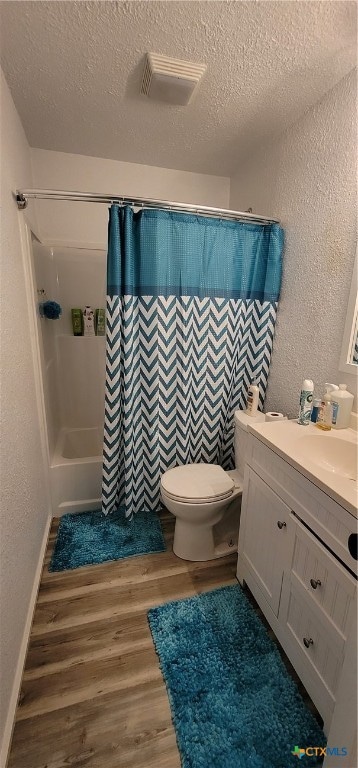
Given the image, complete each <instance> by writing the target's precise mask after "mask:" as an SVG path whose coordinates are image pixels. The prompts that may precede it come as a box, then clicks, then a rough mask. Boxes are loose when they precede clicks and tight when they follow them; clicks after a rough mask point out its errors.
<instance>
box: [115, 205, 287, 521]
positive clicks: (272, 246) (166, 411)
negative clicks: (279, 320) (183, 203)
mask: <svg viewBox="0 0 358 768" xmlns="http://www.w3.org/2000/svg"><path fill="white" fill-rule="evenodd" d="M282 246H283V231H282V229H281V228H280V227H279V226H278V225H275V224H271V225H264V226H263V225H256V224H251V223H240V222H236V221H227V220H222V219H215V218H205V217H201V216H195V215H187V214H182V213H174V212H170V211H165V210H142V211H140V212H138V213H134V212H133V210H132V209H131V208H130V207H124V208H121V207H118V206H116V205H113V206H112V207H111V209H110V219H109V241H108V264H107V331H106V334H107V347H106V349H107V352H106V394H105V423H104V448H103V485H102V511H103V512H104V514H107V513H109V512H111V511H113V510H115V509H117V508H118V507H122V508H123V511H124V513H125V515H126V516H127V517H131V516H132V515H133V514H135V513H136V512H138V511H139V510H145V509H147V510H148V509H152V510H155V509H158V507H159V504H160V497H159V486H160V477H161V475H162V474H163V472H165V471H166V470H167V469H169V468H170V467H174V466H176V465H178V464H186V463H191V462H206V463H216V464H221V465H222V466H223V467H224V468H225V469H229V468H231V467H233V460H234V452H233V438H234V424H233V414H234V411H235V410H236V409H237V408H244V407H245V405H246V398H247V390H248V387H249V385H250V384H251V383H252V382H253V381H256V383H257V384H258V386H259V389H260V403H261V406H263V402H264V396H265V389H266V384H267V377H268V372H269V365H270V357H271V350H272V341H273V334H274V326H275V319H276V311H277V301H278V297H279V290H280V283H281V263H282Z"/></svg>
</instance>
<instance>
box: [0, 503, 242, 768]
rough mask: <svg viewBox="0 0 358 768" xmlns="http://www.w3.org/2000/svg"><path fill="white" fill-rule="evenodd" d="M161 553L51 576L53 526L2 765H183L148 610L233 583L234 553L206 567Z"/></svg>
mask: <svg viewBox="0 0 358 768" xmlns="http://www.w3.org/2000/svg"><path fill="white" fill-rule="evenodd" d="M162 525H163V530H164V534H165V538H166V542H167V547H168V550H167V552H163V553H160V554H157V555H145V556H141V557H134V558H129V559H127V560H117V561H115V562H110V563H104V564H103V565H95V566H88V567H85V568H80V569H78V570H74V571H63V572H61V573H49V571H48V563H49V560H50V557H51V552H52V548H53V544H54V541H55V538H56V531H57V527H58V521H54V522H53V524H52V528H51V532H50V536H49V542H48V547H47V552H46V558H45V563H44V568H43V572H42V577H41V584H40V590H39V594H38V599H37V604H36V610H35V615H34V621H33V626H32V630H31V636H30V643H29V648H28V654H27V660H26V665H25V671H24V676H23V681H22V688H21V694H20V699H19V704H18V708H17V713H16V721H15V728H14V734H13V740H12V746H11V751H10V757H9V762H8V768H132V767H133V768H180V758H179V754H178V750H177V746H176V740H175V732H174V729H173V725H172V722H171V717H170V709H169V704H168V698H167V694H166V688H165V684H164V682H163V678H162V675H161V672H160V669H159V663H158V659H157V656H156V653H155V651H154V647H153V643H152V638H151V634H150V631H149V626H148V623H147V611H148V609H149V608H151V607H152V606H156V605H160V604H161V603H165V602H167V601H168V600H175V599H179V598H183V597H189V596H190V595H194V594H198V593H200V592H204V591H206V590H210V589H215V588H216V587H219V586H222V585H225V584H233V583H234V582H235V571H236V558H237V556H236V554H233V555H230V556H228V557H224V558H222V559H220V560H214V561H211V562H209V563H190V562H187V561H183V560H179V558H177V557H176V556H175V555H174V554H173V552H172V537H173V530H174V518H173V517H172V515H170V514H169V513H164V514H163V515H162Z"/></svg>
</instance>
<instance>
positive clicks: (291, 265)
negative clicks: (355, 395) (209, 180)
mask: <svg viewBox="0 0 358 768" xmlns="http://www.w3.org/2000/svg"><path fill="white" fill-rule="evenodd" d="M356 106H357V105H356V72H352V73H350V74H349V75H348V76H347V77H346V78H344V79H343V80H341V82H340V83H338V85H337V86H336V87H335V88H334V89H333V90H332V91H330V92H329V93H328V94H326V96H325V97H324V98H323V99H322V101H321V102H319V103H318V104H316V105H315V106H314V107H313V108H312V109H310V110H309V111H308V112H307V113H306V114H305V115H304V116H303V117H302V118H301V119H300V120H299V121H298V122H297V123H296V124H295V125H294V126H292V127H291V128H290V129H289V130H287V131H286V132H285V133H284V134H283V135H282V136H281V138H280V139H279V140H278V141H276V142H275V143H274V144H272V145H271V146H268V147H263V148H262V149H261V150H260V151H259V152H257V153H256V154H255V156H253V157H251V158H249V160H248V161H247V162H246V163H245V165H244V166H243V167H241V168H240V169H239V171H238V173H237V174H236V175H235V176H234V178H233V179H232V180H231V199H230V207H231V208H236V209H240V210H244V209H245V208H248V207H249V206H252V207H253V210H254V211H255V212H257V213H261V214H264V215H268V216H270V215H271V216H275V217H277V218H279V219H280V220H281V223H282V225H283V227H284V229H285V238H286V245H285V252H284V271H283V282H282V292H281V301H280V305H279V313H278V320H277V325H276V335H275V342H274V352H273V357H272V363H271V369H270V377H269V385H268V390H267V399H266V404H265V409H266V410H278V409H279V410H281V411H284V412H285V413H289V414H290V415H291V416H295V415H296V413H297V409H298V399H299V392H300V388H301V382H302V379H304V378H312V379H313V381H314V382H315V384H316V387H317V391H318V393H321V392H322V389H323V384H324V382H325V381H332V382H333V383H338V382H346V383H347V384H348V386H349V388H350V389H351V391H352V392H353V391H354V389H355V386H356V378H355V377H353V376H350V375H349V374H342V373H341V372H339V370H338V365H339V356H340V350H341V343H342V337H343V329H344V322H345V316H346V310H347V302H348V295H349V290H350V286H351V280H352V271H353V263H354V257H355V251H356V217H357V208H356V202H357V196H356V181H357V177H356V174H357V149H356V145H357V134H356Z"/></svg>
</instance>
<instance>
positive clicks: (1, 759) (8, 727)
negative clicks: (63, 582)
mask: <svg viewBox="0 0 358 768" xmlns="http://www.w3.org/2000/svg"><path fill="white" fill-rule="evenodd" d="M51 522H52V520H51V516H50V515H49V517H48V520H47V522H46V525H45V530H44V534H43V538H42V542H41V548H40V553H39V559H38V563H37V568H36V573H35V578H34V584H33V587H32V592H31V597H30V601H29V607H28V611H27V617H26V622H25V627H24V633H23V636H22V641H21V645H20V652H19V658H18V661H17V667H16V672H15V677H14V682H13V686H12V692H11V697H10V703H9V708H8V713H7V718H6V723H5V728H4V734H3V739H2V744H1V749H0V768H5V766H6V763H7V759H8V753H9V748H10V744H11V737H12V731H13V727H14V721H15V714H16V707H17V701H18V698H19V693H20V686H21V681H22V673H23V670H24V664H25V659H26V653H27V646H28V642H29V637H30V632H31V625H32V619H33V615H34V610H35V606H36V600H37V593H38V590H39V586H40V579H41V573H42V566H43V561H44V558H45V552H46V547H47V541H48V536H49V531H50V526H51Z"/></svg>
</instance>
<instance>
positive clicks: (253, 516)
mask: <svg viewBox="0 0 358 768" xmlns="http://www.w3.org/2000/svg"><path fill="white" fill-rule="evenodd" d="M243 504H244V506H245V508H246V509H247V510H248V513H247V514H246V513H245V511H244V510H243V509H242V511H241V526H242V527H241V530H240V536H241V537H242V538H243V539H244V541H245V549H244V551H243V553H242V558H243V559H244V560H245V563H246V565H247V567H248V568H249V569H250V572H251V573H252V576H253V578H254V579H255V580H256V582H257V584H258V586H259V588H260V590H261V592H262V595H263V596H264V598H265V600H266V602H267V605H269V606H270V608H271V610H272V611H273V613H274V614H275V616H277V615H278V608H279V603H280V595H281V589H282V578H283V572H284V570H285V566H286V565H289V563H290V560H291V558H292V546H293V524H292V519H291V517H290V513H291V510H290V508H289V507H288V506H287V504H285V502H284V501H282V499H280V498H279V496H277V494H276V493H275V492H274V491H273V490H272V489H271V488H270V487H269V486H268V485H267V483H265V482H264V480H262V479H261V478H260V477H259V475H257V474H256V472H254V471H253V469H251V468H250V467H248V468H247V474H246V478H245V491H244V496H243ZM263 510H264V512H265V513H264V514H262V511H263Z"/></svg>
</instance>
